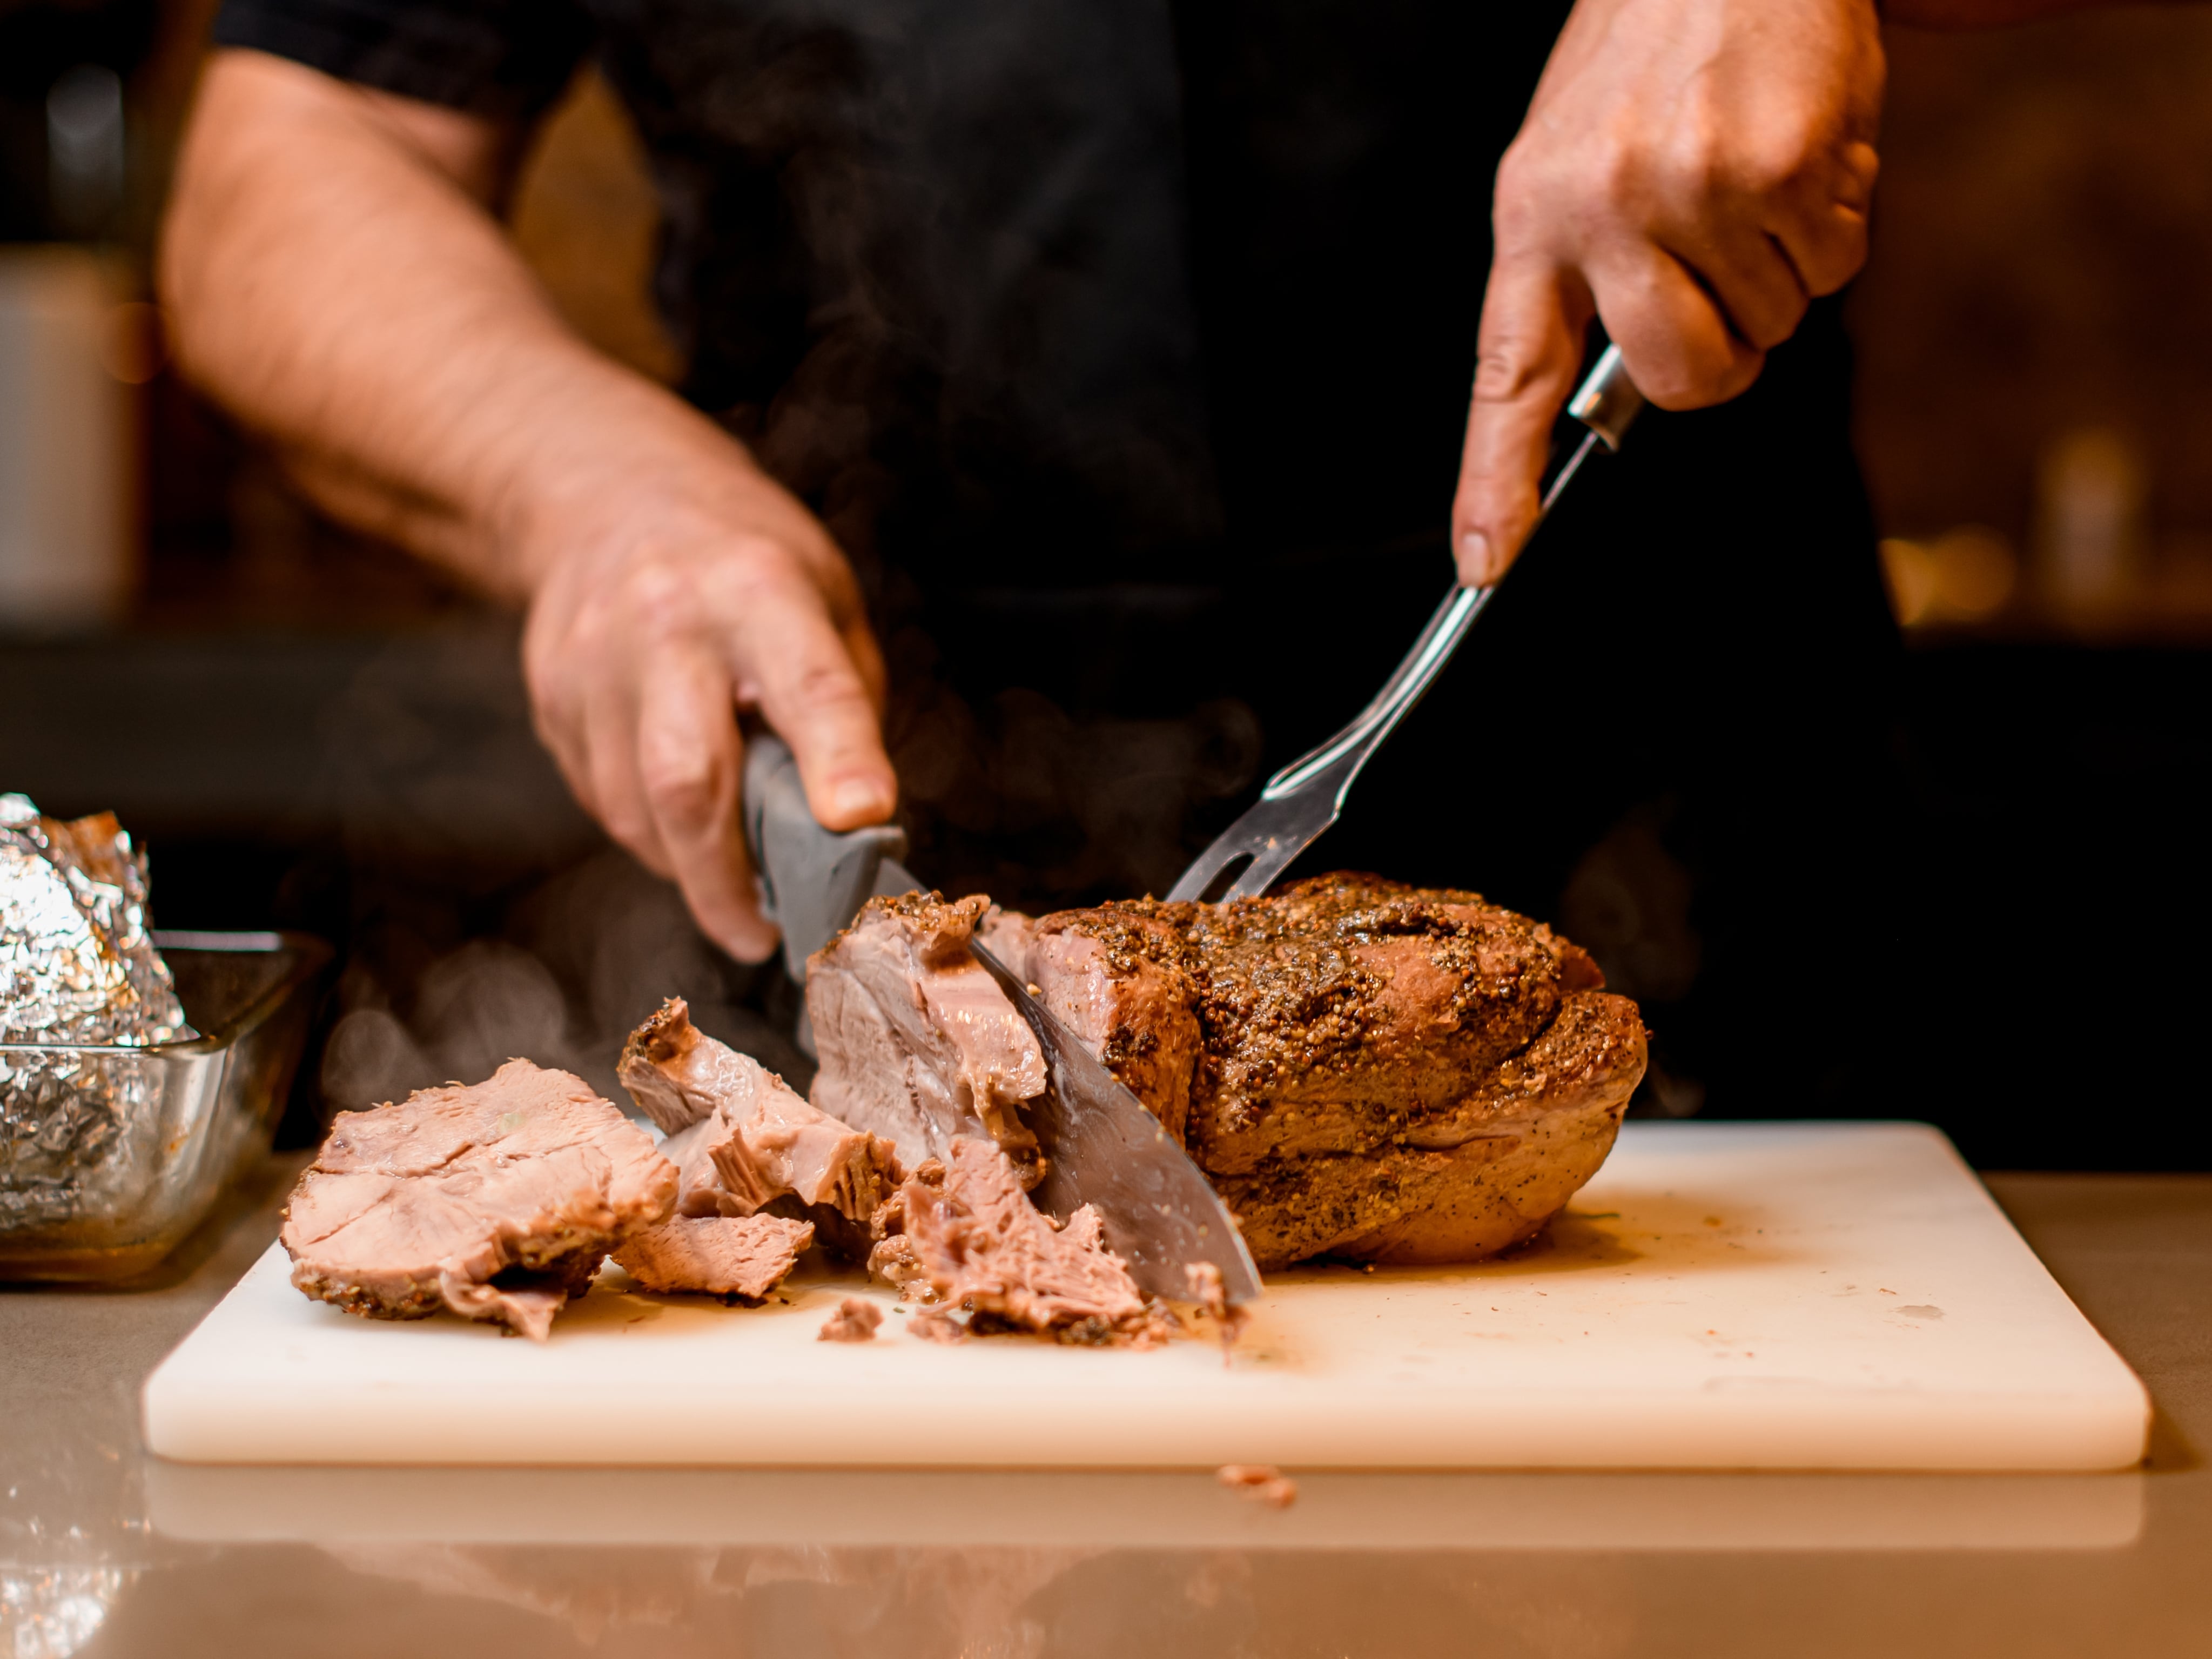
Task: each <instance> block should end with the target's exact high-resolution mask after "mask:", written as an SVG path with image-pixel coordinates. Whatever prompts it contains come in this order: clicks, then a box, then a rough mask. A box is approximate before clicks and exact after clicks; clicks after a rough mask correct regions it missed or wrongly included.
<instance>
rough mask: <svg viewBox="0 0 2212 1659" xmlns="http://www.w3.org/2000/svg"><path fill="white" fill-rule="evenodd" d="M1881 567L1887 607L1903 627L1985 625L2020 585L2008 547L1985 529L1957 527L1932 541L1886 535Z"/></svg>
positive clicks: (2016, 562)
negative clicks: (1886, 591) (1895, 614)
mask: <svg viewBox="0 0 2212 1659" xmlns="http://www.w3.org/2000/svg"><path fill="white" fill-rule="evenodd" d="M1881 568H1882V576H1883V579H1884V580H1885V581H1886V582H1887V584H1888V587H1889V602H1890V606H1891V608H1892V609H1893V611H1895V612H1896V613H1897V620H1898V621H1899V623H1901V624H1902V625H1904V626H1905V627H1906V628H1920V627H1924V626H1929V625H1933V624H1937V623H1981V622H1987V621H1988V620H1989V619H1990V618H1991V617H1995V616H1996V615H1997V614H1998V613H2000V612H2001V611H2003V610H2004V609H2005V607H2006V606H2007V605H2010V604H2011V603H2012V599H2013V595H2014V593H2015V592H2016V591H2017V589H2018V587H2019V586H2020V560H2019V557H2018V556H2017V555H2016V554H2015V552H2014V551H2013V548H2012V544H2011V543H2010V542H2008V540H2006V539H2005V538H2004V537H2003V536H2002V535H2001V534H2000V533H1999V532H1996V531H1994V530H1991V529H1990V528H1989V527H1988V526H1984V525H1961V526H1959V527H1958V528H1957V529H1955V530H1950V531H1947V532H1944V533H1943V534H1942V535H1941V536H1939V537H1937V538H1936V539H1935V540H1933V541H1930V542H1918V541H1911V540H1908V539H1906V538H1903V537H1897V536H1893V537H1889V538H1886V539H1885V540H1884V541H1883V542H1882V544H1881Z"/></svg>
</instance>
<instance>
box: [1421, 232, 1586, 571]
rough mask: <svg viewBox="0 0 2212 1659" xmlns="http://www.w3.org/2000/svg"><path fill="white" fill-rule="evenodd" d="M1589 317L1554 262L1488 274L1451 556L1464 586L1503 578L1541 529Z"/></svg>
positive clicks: (1514, 264) (1510, 262) (1518, 263)
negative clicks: (1558, 431) (1557, 426)
mask: <svg viewBox="0 0 2212 1659" xmlns="http://www.w3.org/2000/svg"><path fill="white" fill-rule="evenodd" d="M1588 322H1589V301H1588V298H1587V296H1586V295H1584V294H1583V292H1582V290H1581V289H1580V287H1579V285H1578V284H1577V283H1575V282H1574V279H1573V278H1572V277H1571V275H1570V274H1569V273H1567V272H1565V271H1563V270H1560V269H1559V267H1558V266H1556V265H1554V264H1552V263H1551V262H1549V261H1548V260H1542V259H1535V258H1528V259H1519V258H1514V259H1501V260H1500V261H1499V262H1498V263H1497V264H1494V265H1493V266H1492V269H1491V273H1490V286H1489V289H1488V291H1487V292H1486V294H1485V295H1483V301H1482V325H1481V333H1480V356H1479V359H1478V361H1477V362H1476V366H1475V374H1474V403H1473V405H1472V406H1471V407H1470V409H1469V410H1468V419H1467V441H1466V443H1465V446H1464V447H1463V448H1462V452H1461V456H1460V470H1459V490H1458V493H1457V494H1456V495H1455V497H1454V498H1453V501H1452V548H1453V550H1454V552H1455V556H1456V557H1457V560H1458V564H1459V579H1460V580H1461V582H1462V584H1463V585H1465V586H1468V587H1482V586H1488V585H1489V584H1490V583H1492V582H1494V581H1496V580H1498V578H1499V577H1501V576H1503V575H1504V574H1505V572H1506V571H1507V569H1508V568H1510V566H1511V565H1512V563H1513V561H1514V559H1515V558H1516V556H1518V555H1519V553H1520V551H1521V548H1522V544H1524V543H1525V542H1527V540H1528V535H1529V532H1531V531H1533V530H1534V528H1535V526H1536V513H1537V507H1538V497H1537V492H1538V490H1539V489H1540V488H1541V485H1542V483H1543V475H1544V463H1545V461H1546V460H1547V459H1548V457H1549V454H1550V450H1551V441H1552V422H1553V421H1555V420H1556V419H1558V418H1559V409H1560V406H1561V405H1562V404H1565V402H1566V400H1567V394H1568V393H1569V392H1571V391H1572V390H1573V388H1574V379H1575V374H1576V372H1577V370H1578V369H1579V368H1581V366H1582V335H1583V328H1584V327H1585V326H1586V325H1587V324H1588Z"/></svg>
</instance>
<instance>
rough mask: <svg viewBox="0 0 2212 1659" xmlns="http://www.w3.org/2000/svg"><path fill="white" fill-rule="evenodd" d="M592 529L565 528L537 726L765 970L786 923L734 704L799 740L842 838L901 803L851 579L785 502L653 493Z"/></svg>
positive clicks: (550, 576)
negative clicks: (757, 874) (752, 798)
mask: <svg viewBox="0 0 2212 1659" xmlns="http://www.w3.org/2000/svg"><path fill="white" fill-rule="evenodd" d="M563 516H564V517H565V516H566V515H563ZM580 528H581V533H580V534H579V533H578V526H574V524H573V523H572V524H570V525H568V526H564V527H563V530H562V547H561V548H560V549H559V550H558V551H557V552H556V553H554V554H553V555H552V556H551V557H550V559H549V560H548V561H547V562H546V566H545V575H544V579H543V580H542V581H541V582H540V584H539V586H538V592H537V595H536V597H535V599H533V600H532V604H531V607H530V621H529V626H528V628H527V629H526V633H525V635H524V640H523V663H524V666H525V669H526V671H527V674H528V677H529V682H530V695H531V702H532V706H533V708H535V710H536V714H537V719H538V734H539V735H540V736H541V737H542V738H544V741H545V745H546V747H547V748H549V749H550V750H552V751H553V755H554V757H555V758H556V760H558V761H559V762H560V763H561V769H562V772H563V773H565V774H566V775H567V776H568V784H569V787H571V788H573V789H574V791H575V792H576V796H577V799H580V800H581V801H582V802H583V803H584V805H585V806H586V808H587V809H588V810H589V811H591V812H592V815H593V816H594V817H597V818H598V819H599V822H600V823H602V824H604V825H605V827H606V829H607V832H608V833H609V834H610V835H611V836H614V838H615V839H616V840H617V841H618V842H621V843H622V844H623V846H624V847H626V848H629V850H630V851H631V852H633V853H635V854H636V855H637V857H638V858H639V860H641V862H643V863H644V864H645V865H646V866H647V868H649V869H651V870H653V871H654V872H657V873H658V874H660V875H663V876H665V877H667V878H670V879H671V880H673V881H674V882H676V883H677V884H678V886H680V887H681V888H682V889H683V891H684V902H686V903H687V904H688V905H689V906H690V909H691V914H692V915H693V916H694V918H696V920H697V921H698V923H699V925H700V927H702V929H704V930H705V931H706V933H708V936H709V937H711V938H712V939H714V940H715V941H716V942H717V943H719V944H720V945H721V946H722V947H723V949H725V950H726V951H729V952H730V953H731V954H732V956H735V957H739V958H741V959H744V960H748V961H750V960H757V959H759V958H761V957H765V956H767V955H768V954H769V951H772V950H773V949H774V948H775V929H774V927H771V926H769V924H768V923H767V922H766V921H763V919H762V917H761V914H760V908H759V903H758V900H757V896H756V894H755V890H754V886H753V880H752V869H751V862H750V860H749V859H748V858H747V856H746V853H745V843H744V827H743V824H742V823H741V821H740V817H739V811H740V805H741V803H740V800H739V787H740V785H741V783H742V781H743V779H744V751H743V749H742V746H741V744H740V740H739V738H738V727H737V725H736V722H735V720H734V718H733V716H734V712H735V710H737V709H738V708H747V709H753V710H757V711H758V712H759V713H760V714H761V716H762V717H763V719H764V720H766V721H767V722H768V724H769V726H773V727H774V728H775V731H776V732H779V733H780V734H781V736H782V737H783V738H784V740H785V741H786V742H787V743H788V744H790V745H791V747H792V751H793V755H794V756H795V757H797V759H798V762H799V775H800V776H801V777H802V778H803V779H804V781H805V785H806V795H807V799H808V801H809V803H810V804H811V805H812V806H813V808H814V815H815V817H817V818H818V819H820V820H821V821H822V823H824V824H826V825H828V826H829V828H830V829H854V828H856V827H858V826H859V825H860V824H863V823H877V822H879V821H880V820H882V819H884V818H885V817H889V816H890V811H891V807H892V805H894V803H895V800H896V782H895V781H894V780H893V777H892V775H891V769H890V762H889V761H888V760H886V759H885V758H884V750H883V744H882V740H881V738H879V737H878V732H877V717H878V713H879V711H880V708H881V705H882V698H883V662H882V659H881V657H880V656H879V655H878V652H877V650H876V645H875V641H874V639H873V638H872V635H870V634H869V631H868V627H867V623H866V621H865V619H864V618H863V617H862V615H861V610H860V596H859V594H858V592H856V590H855V589H854V585H853V579H852V575H851V573H850V571H849V570H848V568H847V567H846V564H845V562H844V560H843V559H842V557H840V556H839V555H838V553H837V550H836V548H835V547H834V546H832V545H831V544H830V542H829V537H828V536H827V534H826V533H824V532H823V530H822V528H821V526H819V525H817V523H816V522H815V520H813V519H812V518H811V516H810V515H809V514H807V513H805V510H804V509H802V508H801V507H799V504H798V503H797V502H795V501H791V500H790V499H789V498H788V497H787V496H783V495H781V492H780V491H777V492H775V493H774V494H772V495H762V494H756V495H753V496H752V497H751V498H750V499H741V500H738V501H731V502H728V503H726V504H723V505H722V506H721V507H720V510H714V509H711V508H710V509H707V510H702V509H701V508H700V507H698V506H696V505H695V504H692V503H689V502H684V503H680V504H679V503H675V502H671V501H665V500H659V501H655V500H644V501H635V502H632V503H628V504H626V505H623V506H621V507H617V508H615V509H613V510H608V511H604V512H602V513H598V514H595V515H594V519H593V520H592V521H589V522H587V523H586V524H585V525H584V526H581V527H580Z"/></svg>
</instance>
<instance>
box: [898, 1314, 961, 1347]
mask: <svg viewBox="0 0 2212 1659" xmlns="http://www.w3.org/2000/svg"><path fill="white" fill-rule="evenodd" d="M906 1331H907V1334H908V1336H915V1337H919V1338H921V1340H923V1341H924V1342H965V1341H966V1340H968V1328H967V1327H966V1326H965V1325H963V1324H962V1323H961V1322H959V1321H958V1320H957V1319H955V1318H954V1317H953V1316H951V1314H949V1313H947V1312H945V1310H944V1309H942V1308H925V1309H923V1310H921V1312H920V1313H918V1314H916V1315H915V1316H914V1317H913V1318H911V1319H909V1320H908V1321H907V1322H906Z"/></svg>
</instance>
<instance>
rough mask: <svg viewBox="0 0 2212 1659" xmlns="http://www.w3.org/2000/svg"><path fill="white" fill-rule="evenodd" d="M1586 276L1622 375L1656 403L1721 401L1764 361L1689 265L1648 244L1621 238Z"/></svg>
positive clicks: (1686, 405) (1692, 405) (1697, 405)
mask: <svg viewBox="0 0 2212 1659" xmlns="http://www.w3.org/2000/svg"><path fill="white" fill-rule="evenodd" d="M1589 280H1590V289H1591V291H1592V293H1593V295H1595V299H1596V302H1597V313H1598V315H1599V316H1600V317H1601V318H1602V319H1604V322H1605V328H1606V332H1607V334H1608V335H1609V336H1611V337H1612V339H1613V343H1614V344H1615V345H1617V346H1619V347H1620V356H1621V362H1622V364H1623V366H1624V367H1625V368H1626V369H1627V370H1628V376H1629V379H1630V380H1633V381H1634V382H1635V383H1636V388H1637V390H1638V391H1639V392H1642V393H1643V394H1644V396H1645V397H1646V398H1650V400H1651V401H1652V402H1653V403H1655V404H1658V405H1659V406H1660V407H1661V408H1662V409H1702V408H1705V406H1706V405H1708V404H1717V403H1725V402H1726V401H1727V400H1728V399H1729V398H1733V397H1735V396H1736V395H1737V393H1739V392H1742V391H1743V390H1744V389H1745V388H1746V387H1747V386H1749V385H1750V384H1751V383H1752V382H1753V380H1757V379H1758V378H1759V370H1760V369H1761V368H1764V367H1765V362H1766V354H1765V352H1764V351H1761V350H1760V349H1759V348H1757V347H1756V346H1753V345H1751V344H1749V343H1746V342H1745V341H1743V340H1742V339H1740V338H1739V337H1737V336H1736V334H1735V331H1734V330H1733V329H1731V328H1730V327H1729V320H1728V318H1727V317H1726V315H1725V314H1723V312H1722V309H1721V307H1720V306H1719V304H1718V303H1717V301H1715V299H1714V297H1713V295H1711V293H1709V292H1708V291H1707V290H1706V289H1705V287H1704V286H1703V285H1702V284H1701V283H1699V281H1698V279H1697V277H1696V276H1695V275H1694V274H1693V273H1692V271H1691V270H1689V268H1688V267H1687V266H1686V265H1684V264H1682V262H1681V261H1680V260H1679V259H1677V258H1674V255H1672V254H1670V253H1668V252H1666V250H1665V249H1663V248H1662V247H1660V246H1657V245H1656V244H1655V243H1651V242H1643V241H1638V242H1634V243H1624V244H1623V245H1622V246H1620V247H1619V248H1618V249H1616V250H1613V252H1611V253H1610V254H1609V255H1608V257H1607V258H1606V259H1605V260H1604V261H1603V262H1602V263H1601V264H1597V265H1596V266H1595V268H1594V269H1593V270H1591V272H1590V275H1589Z"/></svg>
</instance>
